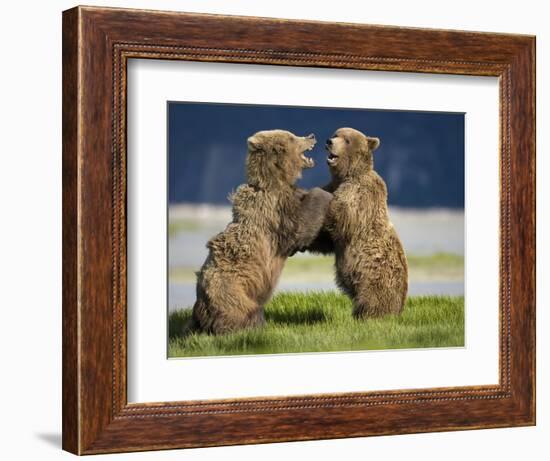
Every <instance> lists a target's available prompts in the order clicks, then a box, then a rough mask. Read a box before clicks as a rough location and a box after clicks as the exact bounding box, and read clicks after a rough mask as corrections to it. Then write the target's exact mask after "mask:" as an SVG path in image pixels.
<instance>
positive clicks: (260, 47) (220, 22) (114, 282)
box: [63, 7, 535, 454]
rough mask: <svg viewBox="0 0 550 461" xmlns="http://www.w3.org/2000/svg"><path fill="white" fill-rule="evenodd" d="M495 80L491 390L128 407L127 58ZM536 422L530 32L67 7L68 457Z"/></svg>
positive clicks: (65, 332) (532, 48)
mask: <svg viewBox="0 0 550 461" xmlns="http://www.w3.org/2000/svg"><path fill="white" fill-rule="evenodd" d="M130 58H145V59H169V60H191V61H216V62H231V63H254V64H258V65H260V64H272V65H273V64H275V65H283V66H313V67H329V68H345V69H368V70H385V71H407V72H424V73H442V74H459V75H485V76H497V77H498V78H499V82H500V120H499V123H500V180H501V189H500V295H499V296H500V298H499V299H500V302H499V304H500V321H499V322H500V334H499V338H500V349H499V373H500V380H499V384H498V385H494V386H468V387H451V388H436V389H416V390H414V391H411V390H403V391H391V392H387V391H380V392H365V393H343V394H329V395H311V396H308V395H303V396H296V397H269V398H247V399H235V400H206V401H190V402H163V403H154V404H129V403H128V402H127V398H126V369H127V364H126V308H127V306H126V221H125V204H126V157H125V155H126V150H125V149H126V112H125V111H126V63H127V61H128V59H130ZM533 424H535V38H534V37H532V36H520V35H508V34H495V33H477V32H475V33H474V32H458V31H445V30H426V29H409V28H400V27H386V26H372V25H357V24H333V23H321V22H312V21H289V20H279V19H265V18H251V17H236V16H235V17H224V16H216V15H203V14H187V13H172V12H157V11H141V10H126V9H110V8H94V7H77V8H73V9H71V10H68V11H65V12H64V13H63V448H64V449H65V450H67V451H70V452H72V453H76V454H92V453H107V452H124V451H138V450H156V449H169V448H182V447H204V446H214V445H233V444H243V443H267V442H277V441H290V440H311V439H327V438H338V437H359V436H370V435H384V434H404V433H414V432H431V431H444V430H464V429H478V428H493V427H508V426H526V425H533Z"/></svg>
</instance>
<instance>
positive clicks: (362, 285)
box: [309, 128, 408, 318]
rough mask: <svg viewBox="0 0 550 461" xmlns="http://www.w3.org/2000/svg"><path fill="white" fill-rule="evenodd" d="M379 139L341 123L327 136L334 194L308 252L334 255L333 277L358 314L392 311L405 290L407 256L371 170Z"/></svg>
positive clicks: (378, 180)
mask: <svg viewBox="0 0 550 461" xmlns="http://www.w3.org/2000/svg"><path fill="white" fill-rule="evenodd" d="M379 144H380V140H379V139H378V138H372V137H367V136H365V135H364V134H363V133H361V132H359V131H357V130H354V129H352V128H340V129H339V130H337V131H336V132H335V134H334V135H333V136H332V137H331V138H330V139H329V140H328V141H327V150H328V158H327V163H328V165H329V169H330V172H331V176H332V182H331V183H330V184H329V186H327V187H326V189H327V190H329V191H331V192H333V193H334V199H333V200H332V202H331V204H330V207H329V211H328V214H327V226H326V228H325V229H324V230H323V232H321V234H320V235H319V237H318V239H317V240H316V241H315V242H314V243H313V244H312V245H311V246H310V248H309V249H310V250H311V251H317V252H321V253H331V252H333V251H334V253H335V255H336V281H337V283H338V285H339V286H340V288H341V289H342V290H343V291H344V292H345V293H347V294H348V295H349V296H350V297H351V298H352V300H353V303H354V309H353V315H354V316H355V317H358V318H366V317H377V316H380V315H384V314H389V313H392V314H397V313H400V312H401V311H402V310H403V306H404V304H405V299H406V297H407V289H408V280H407V278H408V269H407V259H406V257H405V252H404V251H403V246H402V244H401V241H400V240H399V237H398V235H397V232H396V231H395V228H394V227H393V225H392V223H391V222H390V220H389V216H388V206H387V190H386V184H385V183H384V180H383V179H382V178H381V177H380V176H379V175H378V174H377V173H376V171H374V169H373V157H372V153H373V151H374V150H375V149H376V148H377V147H378V146H379Z"/></svg>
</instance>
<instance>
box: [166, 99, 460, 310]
mask: <svg viewBox="0 0 550 461" xmlns="http://www.w3.org/2000/svg"><path fill="white" fill-rule="evenodd" d="M343 126H349V127H353V128H356V129H358V130H360V131H362V132H364V133H365V134H367V135H371V136H377V137H379V138H380V139H381V144H380V147H379V148H378V150H377V151H376V152H375V154H374V166H375V169H376V170H377V172H378V173H379V174H380V175H381V176H382V177H383V178H384V180H385V181H386V184H387V186H388V203H389V206H390V219H391V220H392V222H393V224H394V225H395V227H396V228H397V231H398V233H399V235H400V237H401V240H402V242H403V245H404V247H405V251H406V253H407V258H408V260H409V267H410V273H409V295H424V294H435V295H463V294H464V114H462V113H437V112H412V111H389V110H369V109H348V108H318V107H288V106H264V105H240V104H212V103H186V102H169V103H168V184H169V186H168V199H169V209H168V229H169V243H168V261H169V296H168V298H169V299H168V305H169V309H170V311H172V310H176V309H181V308H186V307H192V305H193V303H194V301H195V272H196V271H198V270H199V269H200V267H201V265H202V263H203V262H204V259H205V258H206V255H207V250H206V247H205V244H206V242H207V241H208V239H209V238H210V237H212V236H213V235H215V234H216V233H217V232H220V231H221V230H223V229H224V228H225V226H226V225H227V223H229V222H230V220H231V207H230V203H229V200H228V198H227V197H228V195H229V194H230V193H231V191H233V190H234V189H236V188H237V186H238V185H239V184H241V183H243V182H245V158H246V140H247V138H248V137H249V136H250V135H252V134H254V133H255V132H256V131H260V130H266V129H275V128H279V129H286V130H289V131H292V132H293V133H295V134H297V135H302V136H303V135H307V134H309V133H315V135H316V137H317V140H318V143H317V146H316V147H315V149H314V150H313V151H312V153H311V156H312V157H313V158H314V159H315V161H316V166H315V167H314V168H313V169H309V170H304V176H303V178H302V179H301V180H300V182H299V185H300V186H302V187H304V188H310V187H314V186H322V185H324V184H326V183H327V182H328V181H329V179H330V175H329V171H328V167H327V165H326V161H325V158H326V151H325V150H324V143H325V140H326V139H327V138H329V137H330V136H331V135H332V133H333V132H334V131H335V130H336V129H337V128H339V127H343ZM333 262H334V258H333V257H332V256H327V257H323V256H316V255H311V254H308V253H305V254H297V255H295V256H293V257H292V258H289V260H288V261H287V264H286V266H285V269H284V271H283V274H282V277H281V280H280V282H279V285H278V288H277V291H296V290H298V291H306V290H331V289H335V288H336V287H335V284H334V271H333V267H332V266H333Z"/></svg>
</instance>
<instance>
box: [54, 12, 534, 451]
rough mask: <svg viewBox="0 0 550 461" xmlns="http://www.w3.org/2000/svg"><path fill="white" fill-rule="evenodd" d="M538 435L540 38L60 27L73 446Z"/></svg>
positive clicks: (136, 16)
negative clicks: (453, 433) (513, 430)
mask: <svg viewBox="0 0 550 461" xmlns="http://www.w3.org/2000/svg"><path fill="white" fill-rule="evenodd" d="M533 424H535V38H534V37H532V36H523V35H511V34H494V33H480V32H462V31H443V30H430V29H412V28H410V29H409V28H400V27H387V26H373V25H357V24H337V23H322V22H312V21H290V20H280V19H267V18H252V17H236V16H235V17H228V16H216V15H201V14H187V13H175V12H160V11H143V10H126V9H111V8H95V7H76V8H73V9H71V10H68V11H65V12H64V13H63V448H64V449H65V450H67V451H70V452H72V453H76V454H93V453H109V452H125V451H140V450H156V449H169V448H185V447H205V446H215V445H233V444H244V443H267V442H277V441H290V440H312V439H326V438H338V437H359V436H370V435H384V434H405V433H413V432H431V431H442V430H464V429H480V428H491V427H510V426H525V425H533Z"/></svg>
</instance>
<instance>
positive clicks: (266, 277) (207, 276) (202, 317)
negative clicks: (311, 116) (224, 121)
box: [190, 130, 332, 334]
mask: <svg viewBox="0 0 550 461" xmlns="http://www.w3.org/2000/svg"><path fill="white" fill-rule="evenodd" d="M315 143H316V140H315V136H313V135H309V136H306V137H299V136H295V135H294V134H292V133H290V132H288V131H283V130H272V131H261V132H258V133H256V134H255V135H253V136H252V137H250V138H249V139H248V155H247V161H246V172H247V184H244V185H241V186H239V187H238V189H237V190H236V192H235V193H234V194H233V196H232V201H233V220H232V222H231V223H229V224H228V225H227V227H226V229H225V230H224V231H223V232H221V233H219V234H218V235H216V236H215V237H213V238H212V239H211V240H210V241H209V242H208V244H207V247H208V249H209V254H208V257H207V259H206V261H205V263H204V265H203V266H202V269H201V270H200V272H199V273H198V277H197V301H196V303H195V305H194V307H193V316H192V322H191V325H190V327H191V328H190V329H191V331H202V332H207V333H212V334H221V333H227V332H231V331H235V330H239V329H243V328H248V327H254V326H258V325H261V324H263V322H264V312H263V306H264V304H265V303H266V302H267V301H268V300H269V298H270V297H271V294H272V292H273V289H274V288H275V285H276V283H277V281H278V279H279V275H280V273H281V270H282V268H283V265H284V263H285V261H286V259H287V257H288V256H290V255H292V254H293V253H294V252H296V250H297V249H299V248H302V247H305V246H307V245H309V244H310V243H311V242H312V241H313V240H314V239H315V237H316V236H317V235H318V233H319V231H320V229H321V228H322V226H323V221H324V218H325V214H326V210H327V208H328V205H329V202H330V200H331V198H332V195H331V194H330V193H328V192H326V191H324V190H322V189H320V188H315V189H312V190H311V191H310V192H306V191H304V190H302V189H299V188H297V187H296V186H295V183H296V181H297V180H298V179H299V178H300V177H301V175H302V169H303V168H311V167H313V166H314V162H313V160H312V159H311V158H309V157H306V155H305V153H306V152H307V151H309V150H311V149H313V146H314V145H315Z"/></svg>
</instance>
